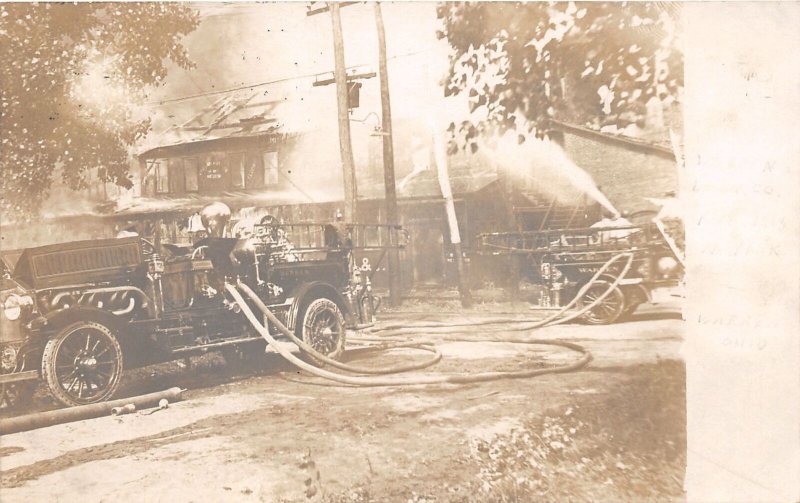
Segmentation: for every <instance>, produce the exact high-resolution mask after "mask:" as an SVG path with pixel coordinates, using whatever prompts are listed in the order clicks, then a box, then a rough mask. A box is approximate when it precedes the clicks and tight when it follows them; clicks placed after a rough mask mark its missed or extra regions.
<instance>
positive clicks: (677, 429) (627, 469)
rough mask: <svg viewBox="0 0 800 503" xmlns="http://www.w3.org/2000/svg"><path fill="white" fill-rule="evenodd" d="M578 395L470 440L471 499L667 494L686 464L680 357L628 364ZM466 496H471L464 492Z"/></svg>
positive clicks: (678, 492)
mask: <svg viewBox="0 0 800 503" xmlns="http://www.w3.org/2000/svg"><path fill="white" fill-rule="evenodd" d="M626 373H628V374H629V375H630V377H629V378H628V379H625V380H622V381H621V384H619V385H616V386H615V387H613V388H612V389H610V390H609V392H608V393H606V394H603V395H598V396H592V397H591V398H587V399H584V398H582V400H581V402H580V403H577V401H575V403H573V404H571V405H568V406H566V407H564V408H561V409H559V410H551V411H548V413H546V414H545V415H542V416H537V417H530V418H527V419H526V420H525V421H524V422H523V427H522V428H519V429H515V430H512V431H511V432H509V433H508V434H505V435H498V436H496V437H494V438H492V439H491V440H488V441H486V440H475V441H472V442H471V443H470V454H469V455H468V456H469V459H470V460H471V461H472V464H473V466H475V467H476V468H477V474H476V478H475V480H476V481H475V484H474V487H472V489H473V491H474V492H473V494H474V498H475V500H476V501H481V500H487V501H508V502H512V501H514V502H516V501H520V502H522V501H632V500H634V501H643V500H646V501H654V500H657V501H672V500H680V499H682V498H683V494H684V493H683V474H684V468H685V465H686V433H685V432H686V408H685V371H684V366H683V363H682V362H677V361H662V362H659V363H657V364H653V365H642V366H638V367H632V368H631V369H629V370H627V371H626ZM469 499H471V498H469Z"/></svg>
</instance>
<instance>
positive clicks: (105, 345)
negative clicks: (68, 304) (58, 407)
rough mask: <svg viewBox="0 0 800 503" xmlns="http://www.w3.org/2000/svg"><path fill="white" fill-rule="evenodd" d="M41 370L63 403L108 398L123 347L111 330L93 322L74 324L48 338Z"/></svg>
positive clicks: (119, 371)
mask: <svg viewBox="0 0 800 503" xmlns="http://www.w3.org/2000/svg"><path fill="white" fill-rule="evenodd" d="M42 373H43V374H44V377H45V380H46V382H47V386H48V388H49V389H50V393H52V395H53V396H54V397H55V398H56V399H57V400H58V401H60V402H61V403H63V404H64V405H85V404H89V403H96V402H102V401H105V400H108V399H109V398H111V396H112V395H113V394H114V392H115V391H116V390H117V387H118V386H119V380H120V377H121V376H122V349H121V348H120V345H119V342H118V341H117V338H116V336H115V335H114V333H113V332H112V331H111V330H110V329H109V328H108V327H106V326H105V325H102V324H100V323H96V322H93V321H80V322H77V323H74V324H72V325H70V326H68V327H66V328H65V329H63V330H62V331H61V332H59V333H58V334H57V335H56V336H55V337H53V338H52V339H50V340H49V341H47V345H46V346H45V348H44V353H43V354H42Z"/></svg>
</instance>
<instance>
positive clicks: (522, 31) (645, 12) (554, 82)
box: [437, 2, 683, 142]
mask: <svg viewBox="0 0 800 503" xmlns="http://www.w3.org/2000/svg"><path fill="white" fill-rule="evenodd" d="M437 14H438V17H439V18H440V19H441V22H442V29H441V31H440V32H439V33H438V35H439V37H440V38H446V40H447V41H448V42H449V44H450V46H451V56H450V71H449V75H448V77H447V78H446V80H445V82H444V87H445V94H446V95H453V94H459V93H466V94H467V97H468V100H469V103H470V112H472V116H473V120H472V121H466V122H464V123H462V124H461V125H460V127H459V128H458V131H456V127H455V125H452V128H451V132H453V133H454V134H456V133H457V132H460V133H461V135H460V137H461V139H462V140H463V139H464V138H466V140H467V142H469V140H470V139H471V138H474V137H475V136H477V135H478V134H479V133H480V132H486V131H499V132H504V131H506V130H508V129H518V127H519V126H521V125H522V124H523V123H524V124H525V125H526V127H527V131H526V133H533V134H535V135H536V136H539V137H541V136H544V135H545V134H546V133H547V131H548V123H549V121H550V120H551V119H553V118H558V119H561V120H568V121H572V122H578V123H581V124H585V123H589V124H591V125H592V126H594V127H599V126H601V125H607V124H614V125H616V126H618V127H620V128H624V127H625V126H627V125H629V124H631V123H636V122H637V121H639V120H641V118H642V115H643V110H644V106H645V104H646V103H647V102H648V101H649V100H650V99H651V98H654V97H656V98H659V99H660V100H662V101H663V100H665V99H669V97H673V98H674V97H676V96H677V93H678V91H679V89H680V88H681V87H682V86H683V57H682V54H681V52H680V51H679V50H678V49H677V48H676V46H677V43H676V36H675V27H676V25H677V17H678V15H679V11H678V9H677V8H676V7H675V6H674V5H672V4H663V3H660V2H641V3H640V2H636V3H627V4H626V3H598V2H578V3H575V2H549V3H548V2H514V3H511V2H474V3H472V2H470V3H441V4H439V5H438V8H437ZM456 136H459V135H458V134H456Z"/></svg>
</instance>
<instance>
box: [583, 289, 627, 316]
mask: <svg viewBox="0 0 800 503" xmlns="http://www.w3.org/2000/svg"><path fill="white" fill-rule="evenodd" d="M610 286H611V283H609V282H608V281H602V280H601V281H595V282H594V284H592V286H591V287H590V288H589V290H588V291H587V292H586V293H585V294H584V296H583V298H582V299H581V300H580V306H588V305H589V304H592V303H593V302H595V301H596V300H597V299H599V298H600V297H601V296H602V295H603V294H604V293H605V292H606V291H607V290H608V289H609V287H610ZM624 310H625V295H623V293H622V290H620V289H619V287H616V286H615V287H614V289H613V290H611V292H610V293H609V294H608V295H606V296H605V298H604V299H603V300H601V301H600V302H599V303H598V304H597V305H596V306H594V307H593V308H592V309H590V310H589V311H587V312H586V313H585V314H584V315H583V316H581V321H583V322H584V323H587V324H589V325H608V324H610V323H614V322H615V321H617V318H619V317H620V315H621V314H622V312H623V311H624Z"/></svg>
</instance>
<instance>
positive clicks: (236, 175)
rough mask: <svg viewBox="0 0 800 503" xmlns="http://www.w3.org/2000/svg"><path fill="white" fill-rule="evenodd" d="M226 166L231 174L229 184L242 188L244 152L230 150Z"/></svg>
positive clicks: (243, 183) (243, 182) (243, 181)
mask: <svg viewBox="0 0 800 503" xmlns="http://www.w3.org/2000/svg"><path fill="white" fill-rule="evenodd" d="M228 166H229V168H228V169H230V174H231V186H232V187H233V188H235V189H242V188H244V185H245V169H244V152H230V153H229V154H228Z"/></svg>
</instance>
